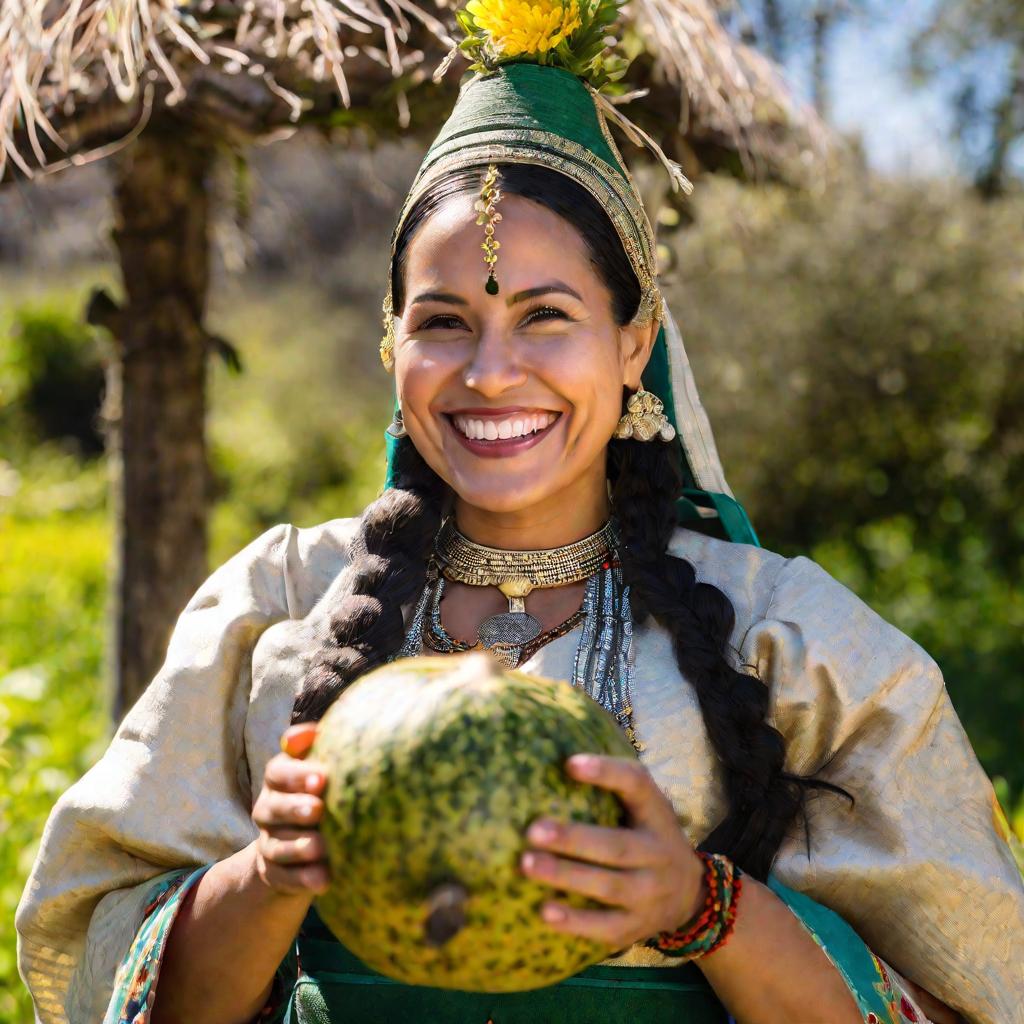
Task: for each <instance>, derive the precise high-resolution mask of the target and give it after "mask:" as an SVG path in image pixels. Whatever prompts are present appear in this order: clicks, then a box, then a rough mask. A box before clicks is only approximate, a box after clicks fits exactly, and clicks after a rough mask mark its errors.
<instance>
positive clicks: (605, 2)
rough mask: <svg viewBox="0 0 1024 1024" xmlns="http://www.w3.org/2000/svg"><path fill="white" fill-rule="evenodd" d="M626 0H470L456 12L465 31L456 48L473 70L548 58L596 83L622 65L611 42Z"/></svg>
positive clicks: (614, 77)
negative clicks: (620, 11)
mask: <svg viewBox="0 0 1024 1024" xmlns="http://www.w3.org/2000/svg"><path fill="white" fill-rule="evenodd" d="M624 2H625V0H469V2H468V3H467V4H466V6H465V7H464V8H462V9H461V10H457V11H456V12H455V18H456V20H457V21H458V23H459V25H461V26H462V30H463V32H465V34H466V36H465V38H464V39H463V40H462V42H461V43H459V47H458V48H459V50H461V51H462V52H463V53H464V54H465V55H466V56H467V57H468V58H469V59H470V61H471V62H472V63H471V64H470V68H471V70H473V71H478V72H481V73H483V74H486V73H487V72H489V71H493V70H494V69H495V68H496V67H498V66H499V65H500V64H504V63H507V62H520V61H523V62H526V63H531V64H547V65H551V66H554V67H560V68H563V69H565V70H566V71H571V72H572V73H573V74H574V75H578V76H579V77H580V78H583V79H585V80H586V81H588V82H589V83H590V84H591V85H592V86H593V87H594V88H595V89H600V88H602V87H603V86H605V85H606V84H608V83H611V82H616V81H618V80H619V79H620V78H621V77H622V76H623V74H624V73H625V70H626V64H627V61H626V60H625V58H623V57H621V56H620V55H618V54H617V53H615V52H614V51H613V49H612V47H611V45H610V44H611V43H612V42H613V36H614V32H615V25H616V22H617V21H618V16H619V10H620V8H621V7H622V5H623V3H624ZM454 52H455V51H452V53H453V54H454ZM445 66H446V65H445Z"/></svg>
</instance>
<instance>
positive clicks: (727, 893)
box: [646, 850, 743, 960]
mask: <svg viewBox="0 0 1024 1024" xmlns="http://www.w3.org/2000/svg"><path fill="white" fill-rule="evenodd" d="M697 856H698V857H700V858H701V859H702V860H703V861H704V879H703V881H704V887H705V890H706V892H707V895H706V896H705V898H704V906H703V907H702V908H701V909H700V911H699V912H698V913H697V914H696V916H695V917H694V918H693V919H692V920H690V921H688V922H687V923H686V924H685V925H683V926H682V927H681V928H677V929H675V930H674V931H665V932H659V933H658V934H657V935H655V936H653V937H652V938H650V939H648V940H647V942H646V945H648V946H651V947H652V948H654V949H657V950H659V951H660V952H661V953H664V954H665V955H666V956H670V957H673V958H676V959H682V960H695V959H696V958H697V957H700V956H706V955H707V954H708V953H713V952H714V951H715V950H716V949H721V947H722V946H724V945H725V941H726V939H728V937H729V936H730V935H731V934H732V930H733V925H734V924H735V923H736V908H737V906H738V904H739V898H740V890H741V889H742V887H743V883H742V880H741V879H742V874H743V873H742V872H741V871H740V869H739V868H738V867H736V866H735V865H734V864H733V862H732V861H731V860H729V858H728V857H726V856H724V855H722V854H720V853H704V852H703V851H702V850H698V851H697Z"/></svg>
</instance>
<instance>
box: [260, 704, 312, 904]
mask: <svg viewBox="0 0 1024 1024" xmlns="http://www.w3.org/2000/svg"><path fill="white" fill-rule="evenodd" d="M315 737H316V723H314V722H309V723H307V724H304V725H293V726H292V727H291V728H289V729H286V730H285V732H284V735H283V736H282V737H281V747H282V751H283V752H282V753H280V754H276V755H275V756H274V757H272V758H271V759H270V760H269V761H268V762H267V770H266V774H265V775H264V778H263V789H262V790H260V795H259V796H258V797H257V799H256V803H255V805H254V806H253V809H252V820H253V821H254V822H256V824H257V825H258V826H259V828H260V836H259V839H257V840H256V843H255V859H256V871H257V873H258V874H259V877H260V878H261V879H262V881H263V882H264V883H265V884H266V885H267V886H268V887H269V888H271V889H273V890H274V891H275V892H279V893H284V894H287V895H296V894H306V895H308V896H309V898H310V901H312V898H313V897H314V896H315V895H316V894H317V893H321V892H324V891H325V890H326V889H327V887H328V885H329V882H330V873H329V869H328V866H327V859H326V857H327V852H326V850H325V848H324V842H323V838H322V837H321V835H320V831H319V828H318V823H319V821H320V818H321V816H322V814H323V811H324V802H323V800H322V799H321V794H322V793H323V790H324V784H325V781H326V772H325V771H324V768H323V766H322V765H319V764H316V763H313V762H309V761H305V760H303V758H305V756H306V754H307V753H308V752H309V748H310V747H311V746H312V745H313V740H314V738H315Z"/></svg>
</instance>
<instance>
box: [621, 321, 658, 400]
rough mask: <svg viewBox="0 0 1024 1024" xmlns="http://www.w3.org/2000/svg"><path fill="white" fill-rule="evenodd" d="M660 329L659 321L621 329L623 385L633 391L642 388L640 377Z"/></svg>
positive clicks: (626, 326)
mask: <svg viewBox="0 0 1024 1024" xmlns="http://www.w3.org/2000/svg"><path fill="white" fill-rule="evenodd" d="M660 327H661V323H660V322H659V321H658V320H651V321H650V322H649V323H646V324H626V325H625V326H624V327H620V328H619V354H620V358H621V360H622V383H623V385H624V386H625V387H627V388H629V389H630V390H631V391H636V390H637V389H638V388H639V387H640V377H641V374H643V372H644V368H645V367H646V366H647V361H648V360H649V359H650V358H651V351H652V350H653V348H654V343H655V341H657V340H658V330H659V329H660Z"/></svg>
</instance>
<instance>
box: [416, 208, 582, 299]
mask: <svg viewBox="0 0 1024 1024" xmlns="http://www.w3.org/2000/svg"><path fill="white" fill-rule="evenodd" d="M476 199H477V196H475V195H460V196H453V197H451V198H449V199H447V200H445V202H444V203H442V205H441V206H440V207H438V209H437V210H435V211H434V213H432V214H431V215H430V217H429V218H428V219H427V220H426V221H424V223H423V224H422V225H421V226H420V227H419V229H418V230H417V231H416V234H415V235H414V236H413V238H412V240H411V241H410V244H409V249H408V257H407V264H406V277H407V281H410V282H411V281H412V280H418V279H422V278H424V277H429V278H436V277H438V275H440V276H442V277H444V278H445V280H449V281H453V280H455V279H456V278H466V277H469V276H481V279H482V277H484V276H486V272H487V267H486V264H485V263H484V258H483V257H484V253H483V250H482V249H481V243H482V242H483V239H484V227H483V225H482V224H477V223H476V218H477V211H476V210H475V209H474V207H473V204H474V203H475V202H476ZM496 209H497V212H498V213H500V214H501V221H500V222H499V223H498V224H496V225H495V228H494V237H495V238H496V239H497V240H498V242H499V243H500V248H499V249H498V262H497V264H496V266H495V275H496V276H497V278H498V280H499V281H502V279H503V277H504V278H505V279H509V278H510V277H512V278H515V279H516V280H522V279H523V277H524V275H525V276H536V275H537V274H538V273H543V272H544V271H545V270H554V269H558V270H559V272H560V273H561V274H562V275H563V276H564V275H566V274H570V273H575V274H578V275H581V276H586V275H591V276H595V277H596V274H595V272H594V270H593V267H592V266H591V259H590V253H589V251H588V249H587V245H586V242H585V241H584V239H583V236H582V235H581V234H580V233H579V231H577V230H576V228H575V227H573V226H572V224H570V223H569V222H568V221H567V220H565V219H564V218H563V217H560V216H559V215H558V214H556V213H554V212H553V211H551V210H549V209H548V208H547V207H545V206H543V205H541V204H540V203H536V202H534V201H533V200H531V199H524V198H523V197H522V196H517V195H511V194H508V193H506V194H504V195H503V196H502V198H501V200H500V201H499V202H498V204H497V207H496ZM503 283H504V281H503ZM509 284H511V285H513V286H515V285H514V282H513V281H512V280H509Z"/></svg>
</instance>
